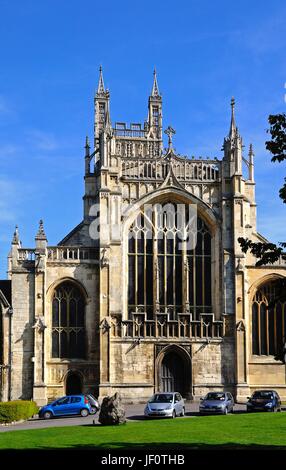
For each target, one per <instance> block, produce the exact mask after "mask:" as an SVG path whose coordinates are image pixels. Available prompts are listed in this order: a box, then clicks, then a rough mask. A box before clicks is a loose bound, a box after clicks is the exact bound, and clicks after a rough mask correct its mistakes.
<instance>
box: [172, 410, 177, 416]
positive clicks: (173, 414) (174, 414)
mask: <svg viewBox="0 0 286 470" xmlns="http://www.w3.org/2000/svg"><path fill="white" fill-rule="evenodd" d="M176 416H177V415H176V411H175V410H174V411H173V413H172V418H176Z"/></svg>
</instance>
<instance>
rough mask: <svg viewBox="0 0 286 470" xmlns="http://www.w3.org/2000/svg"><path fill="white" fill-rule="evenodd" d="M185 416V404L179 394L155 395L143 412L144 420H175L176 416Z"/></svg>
mask: <svg viewBox="0 0 286 470" xmlns="http://www.w3.org/2000/svg"><path fill="white" fill-rule="evenodd" d="M184 415H185V403H184V400H183V398H182V396H181V394H180V393H178V392H170V393H155V394H154V395H153V396H152V397H151V398H150V400H148V402H147V405H146V407H145V410H144V416H145V418H149V417H150V418H151V417H166V418H167V417H168V418H176V416H184Z"/></svg>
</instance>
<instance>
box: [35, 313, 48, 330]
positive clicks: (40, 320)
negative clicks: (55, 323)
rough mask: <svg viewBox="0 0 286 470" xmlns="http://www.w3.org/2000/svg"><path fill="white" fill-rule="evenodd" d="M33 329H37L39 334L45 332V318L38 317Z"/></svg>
mask: <svg viewBox="0 0 286 470" xmlns="http://www.w3.org/2000/svg"><path fill="white" fill-rule="evenodd" d="M32 328H35V329H37V331H38V332H39V333H42V332H43V331H44V330H45V328H47V326H46V325H45V323H44V317H40V316H38V317H36V320H35V323H34V325H33V326H32Z"/></svg>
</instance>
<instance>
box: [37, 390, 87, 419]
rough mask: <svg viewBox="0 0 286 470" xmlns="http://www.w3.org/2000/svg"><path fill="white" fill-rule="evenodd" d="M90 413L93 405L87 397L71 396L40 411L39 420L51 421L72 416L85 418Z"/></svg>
mask: <svg viewBox="0 0 286 470" xmlns="http://www.w3.org/2000/svg"><path fill="white" fill-rule="evenodd" d="M90 413H91V404H90V401H89V399H88V397H87V396H86V395H69V396H65V397H62V398H59V399H58V400H56V401H53V402H52V403H49V404H48V405H46V406H43V407H42V408H41V409H40V411H39V418H41V419H50V418H55V417H56V416H70V415H80V416H82V417H85V416H88V415H89V414H90Z"/></svg>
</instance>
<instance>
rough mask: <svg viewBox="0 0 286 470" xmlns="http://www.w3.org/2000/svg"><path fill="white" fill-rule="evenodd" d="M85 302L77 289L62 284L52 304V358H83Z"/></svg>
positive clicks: (56, 291) (71, 285)
mask: <svg viewBox="0 0 286 470" xmlns="http://www.w3.org/2000/svg"><path fill="white" fill-rule="evenodd" d="M84 325H85V301H84V297H83V295H82V293H81V291H80V289H79V288H78V287H76V286H75V285H74V284H73V283H72V282H68V281H67V282H63V283H62V284H60V285H59V286H58V287H57V288H56V289H55V291H54V295H53V304H52V357H54V358H70V359H71V358H74V359H77V358H78V359H80V358H84V357H85V326H84Z"/></svg>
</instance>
